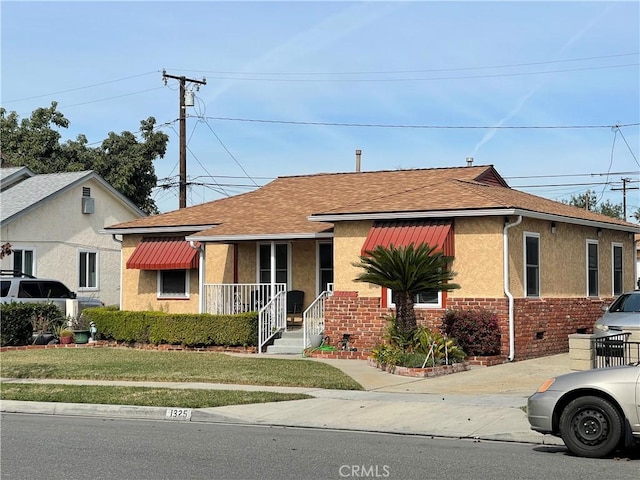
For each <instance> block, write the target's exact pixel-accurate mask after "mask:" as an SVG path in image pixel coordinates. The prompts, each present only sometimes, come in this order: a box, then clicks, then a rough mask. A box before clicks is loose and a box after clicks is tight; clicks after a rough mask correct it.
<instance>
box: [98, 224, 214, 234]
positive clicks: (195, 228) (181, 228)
mask: <svg viewBox="0 0 640 480" xmlns="http://www.w3.org/2000/svg"><path fill="white" fill-rule="evenodd" d="M213 227H215V225H173V226H168V225H164V226H159V227H130V228H111V227H105V228H103V229H102V230H100V231H99V233H102V234H106V235H137V234H142V235H145V234H155V233H185V232H192V233H197V232H202V231H203V230H208V229H209V228H213Z"/></svg>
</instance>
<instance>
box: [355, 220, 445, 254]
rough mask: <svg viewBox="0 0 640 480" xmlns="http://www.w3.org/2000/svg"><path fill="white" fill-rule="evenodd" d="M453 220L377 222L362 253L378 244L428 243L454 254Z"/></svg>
mask: <svg viewBox="0 0 640 480" xmlns="http://www.w3.org/2000/svg"><path fill="white" fill-rule="evenodd" d="M451 225H452V223H451V220H407V221H402V220H397V221H396V220H394V221H379V222H375V223H374V224H373V226H372V227H371V229H370V230H369V234H368V235H367V239H366V240H365V242H364V245H363V246H362V253H361V254H362V255H364V254H365V252H366V251H370V250H373V249H374V248H375V247H377V246H381V247H388V246H389V245H391V244H393V246H394V247H406V246H408V245H410V244H412V243H413V244H414V245H416V246H417V245H420V244H422V243H426V244H428V245H429V246H431V247H437V248H438V250H442V252H443V253H444V254H445V255H449V256H453V254H454V252H453V235H451V234H450V232H451Z"/></svg>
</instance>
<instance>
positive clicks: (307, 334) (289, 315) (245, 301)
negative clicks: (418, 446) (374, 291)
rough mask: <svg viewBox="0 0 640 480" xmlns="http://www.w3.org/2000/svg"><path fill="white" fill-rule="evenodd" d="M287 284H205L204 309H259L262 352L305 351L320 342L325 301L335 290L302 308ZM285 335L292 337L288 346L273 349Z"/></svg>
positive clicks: (259, 349) (225, 312)
mask: <svg viewBox="0 0 640 480" xmlns="http://www.w3.org/2000/svg"><path fill="white" fill-rule="evenodd" d="M286 287H287V286H286V284H284V283H273V284H268V283H231V284H222V283H217V284H215V283H209V284H204V285H203V289H202V294H201V305H200V311H201V312H202V313H209V314H216V315H232V314H237V313H245V312H258V346H257V352H258V353H274V354H278V353H280V354H281V353H288V354H302V352H304V350H305V349H307V348H311V347H316V346H318V345H320V342H321V340H322V336H323V334H324V302H325V299H326V298H327V297H328V296H330V295H331V293H332V292H331V290H327V291H324V292H322V293H321V294H320V295H318V296H317V297H316V298H315V299H314V300H313V301H312V302H311V304H310V305H309V306H308V307H307V308H306V309H304V310H302V305H298V304H296V303H294V301H293V297H292V296H291V295H290V293H291V292H292V291H291V290H287V288H286ZM330 288H331V286H330ZM297 318H300V319H301V323H300V325H297V324H296V322H295V320H296V319H297ZM296 331H297V332H296ZM294 332H295V333H294ZM282 336H288V337H289V338H288V339H287V340H286V342H281V343H286V345H287V348H282V346H281V347H280V348H277V347H276V348H273V347H274V345H273V343H274V342H277V341H278V340H279V339H280V337H282Z"/></svg>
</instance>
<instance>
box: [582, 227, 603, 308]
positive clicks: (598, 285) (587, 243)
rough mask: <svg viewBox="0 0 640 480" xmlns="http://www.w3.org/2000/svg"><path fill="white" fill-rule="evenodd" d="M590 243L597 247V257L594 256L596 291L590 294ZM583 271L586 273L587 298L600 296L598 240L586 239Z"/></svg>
mask: <svg viewBox="0 0 640 480" xmlns="http://www.w3.org/2000/svg"><path fill="white" fill-rule="evenodd" d="M590 245H595V246H596V249H597V254H598V255H597V258H596V282H597V285H596V290H597V293H596V294H595V295H591V294H590V293H589V286H590V285H589V246H590ZM585 273H586V277H585V280H586V287H587V289H586V294H587V298H595V297H599V296H600V244H599V242H598V240H593V239H587V242H586V252H585Z"/></svg>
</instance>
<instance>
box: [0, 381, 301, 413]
mask: <svg viewBox="0 0 640 480" xmlns="http://www.w3.org/2000/svg"><path fill="white" fill-rule="evenodd" d="M0 398H1V399H2V400H20V401H28V402H63V403H92V404H102V405H138V406H147V407H178V408H208V407H221V406H225V405H246V404H249V403H267V402H284V401H289V400H302V399H305V398H312V397H310V396H309V395H305V394H300V393H276V392H246V391H241V390H201V389H172V388H149V387H119V386H118V387H113V386H108V387H105V386H96V385H47V384H24V383H22V384H20V383H2V384H0Z"/></svg>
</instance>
